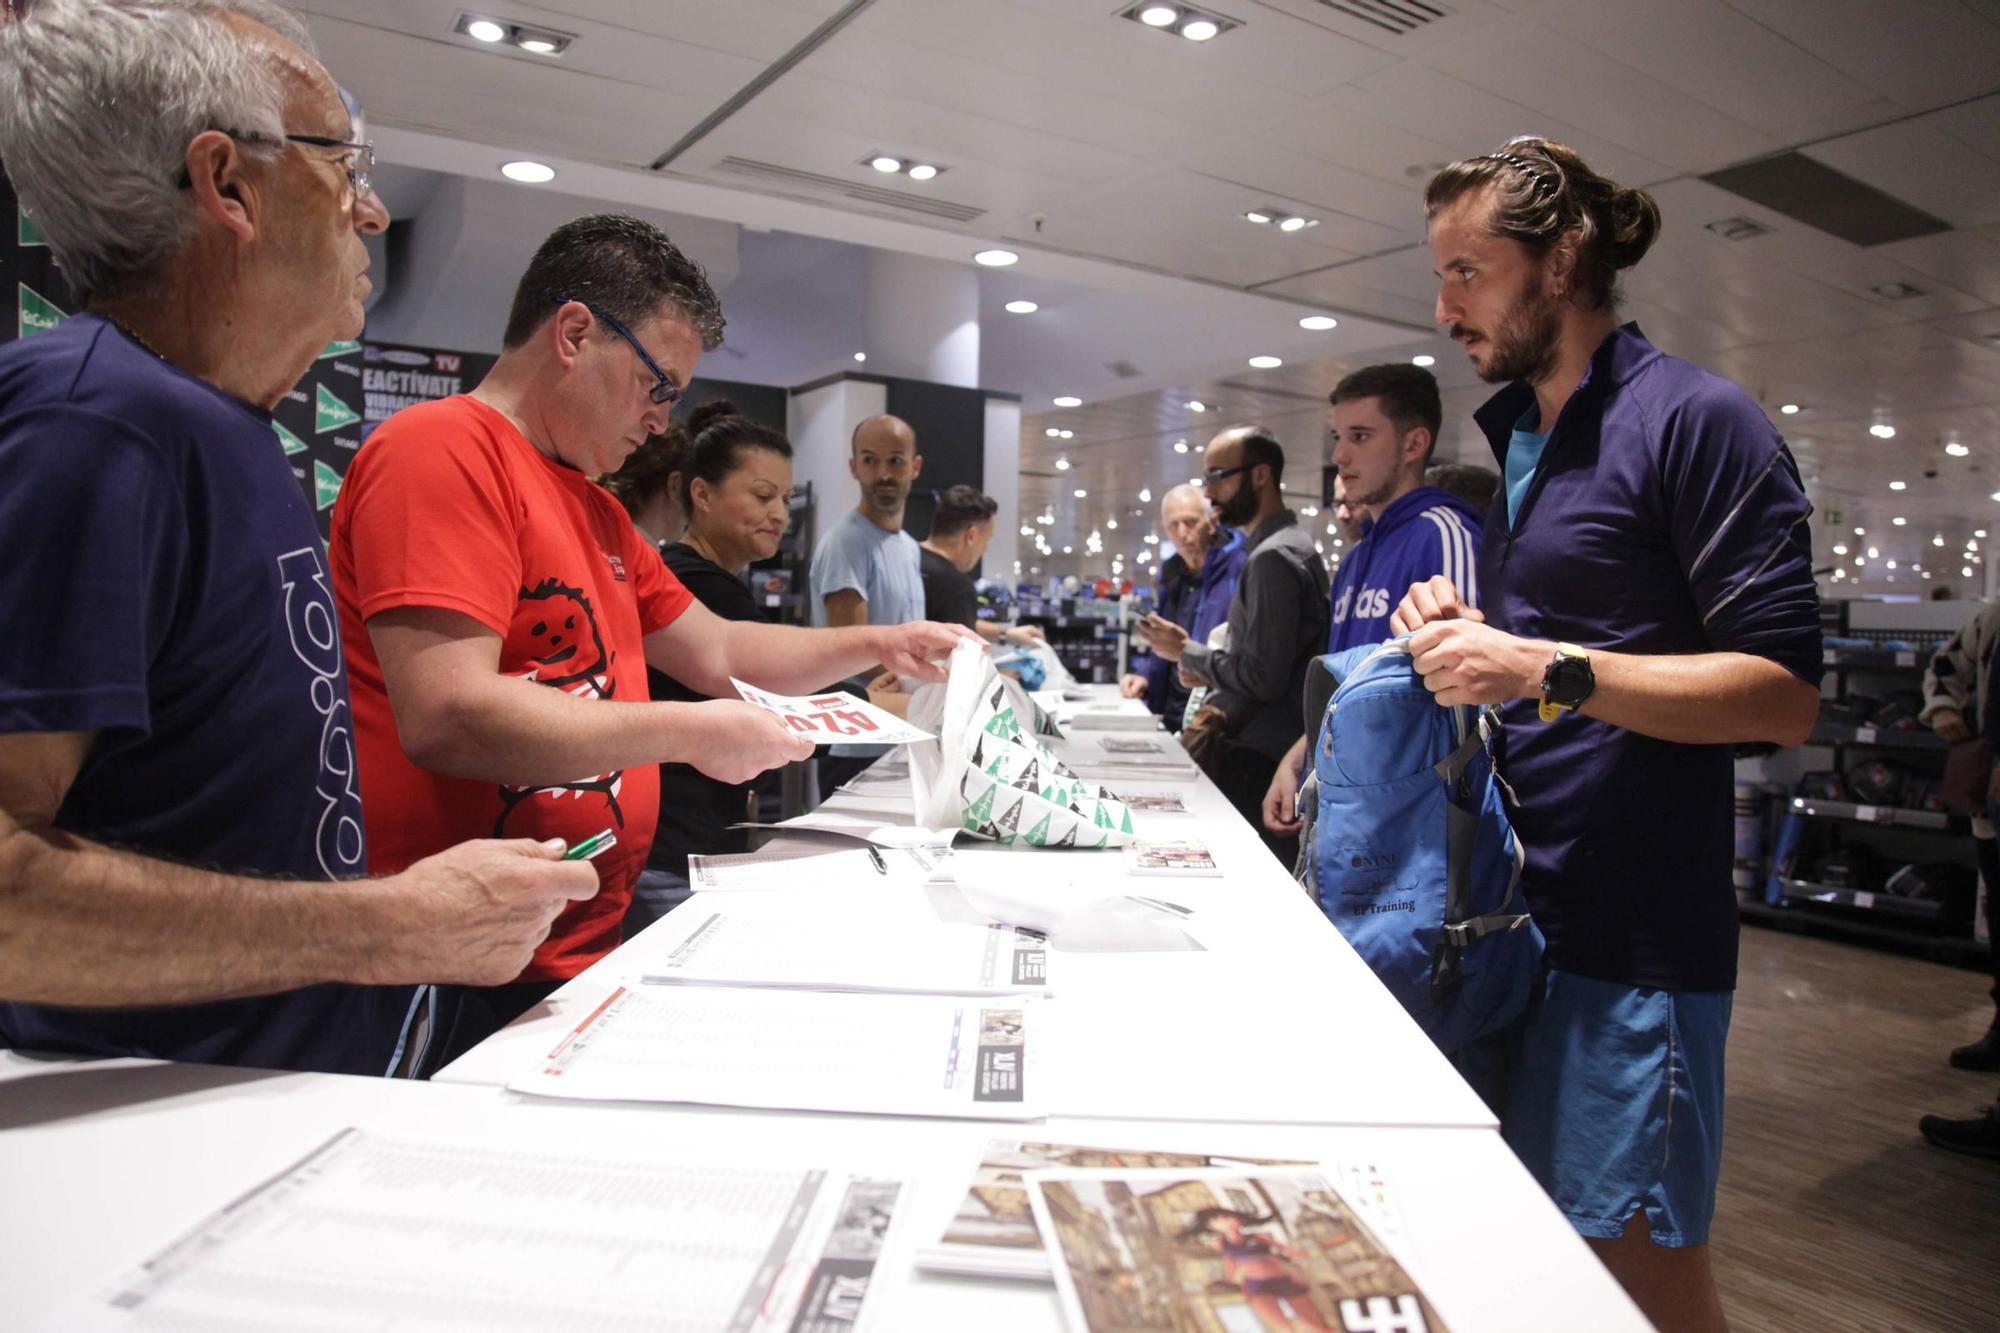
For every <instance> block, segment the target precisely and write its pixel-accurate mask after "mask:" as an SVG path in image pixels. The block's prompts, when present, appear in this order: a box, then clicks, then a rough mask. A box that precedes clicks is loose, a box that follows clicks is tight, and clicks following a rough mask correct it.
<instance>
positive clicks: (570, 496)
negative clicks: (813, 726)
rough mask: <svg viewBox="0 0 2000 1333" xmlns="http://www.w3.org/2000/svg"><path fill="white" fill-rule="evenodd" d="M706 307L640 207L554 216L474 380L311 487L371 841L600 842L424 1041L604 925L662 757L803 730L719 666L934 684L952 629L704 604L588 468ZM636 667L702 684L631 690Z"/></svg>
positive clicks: (509, 993)
mask: <svg viewBox="0 0 2000 1333" xmlns="http://www.w3.org/2000/svg"><path fill="white" fill-rule="evenodd" d="M722 326H723V317H722V306H721V303H720V302H719V301H718V300H717V299H716V295H715V292H714V290H713V289H712V288H711V287H710V286H709V284H708V279H707V278H706V277H705V276H704V275H703V274H702V271H701V269H700V268H699V267H697V266H696V265H695V264H694V263H693V262H692V261H691V260H689V259H688V257H687V256H686V255H684V254H683V253H681V251H680V250H679V248H678V247H676V246H675V245H674V243H673V242H672V241H671V240H669V239H668V237H667V235H666V233H665V232H663V231H661V230H660V229H659V228H658V227H655V226H653V225H652V224H651V223H648V222H644V221H641V220H640V219H638V218H633V217H626V216H623V215H619V214H598V215H595V216H591V217H582V218H577V219H574V220H573V221H570V222H566V223H564V224H563V225H562V226H560V227H558V228H556V229H555V231H554V232H552V233H550V235H549V236H548V238H547V239H546V240H544V241H543V242H542V244H541V246H540V248H539V249H537V250H536V251H535V254H534V257H533V258H532V259H531V260H529V262H528V268H527V271H526V272H525V273H524V274H522V276H521V281H520V283H519V285H518V286H517V287H516V289H515V293H514V302H513V306H512V308H511V310H510V311H509V314H508V318H507V328H506V332H505V334H504V335H503V337H502V339H501V353H500V359H499V360H498V361H496V362H495V363H494V365H493V369H492V370H491V371H490V372H488V374H487V376H486V378H485V379H484V380H482V381H480V383H479V386H478V387H477V388H475V389H474V390H473V391H472V392H471V393H469V394H460V395H457V396H455V397H452V398H446V399H442V400H440V401H438V402H434V403H420V404H418V405H417V406H415V407H409V408H405V409H404V410H403V411H401V412H398V413H397V414H396V415H395V416H393V417H391V418H389V420H387V421H385V422H383V423H382V425H381V427H380V428H379V429H377V430H376V432H375V433H374V434H373V435H372V436H371V437H370V438H369V441H368V443H367V444H365V445H363V446H362V448H361V452H360V453H359V454H358V455H356V457H355V460H354V464H353V466H352V467H351V468H350V469H349V470H348V473H347V480H346V482H345V484H344V485H343V486H342V487H341V492H340V498H339V500H338V501H337V502H336V503H335V505H334V511H333V539H332V542H331V543H330V545H329V548H328V551H329V556H330V558H331V561H332V565H333V581H334V590H335V594H336V596H337V598H338V601H339V605H340V619H341V635H342V638H343V639H344V640H345V642H346V648H347V661H348V671H349V674H350V676H351V677H352V679H353V687H354V718H355V725H356V733H357V736H358V739H359V743H360V746H359V748H360V760H361V777H362V790H363V793H364V795H365V803H364V812H365V814H366V817H367V824H368V838H369V843H370V845H371V847H372V849H373V853H374V855H375V857H376V858H377V860H378V862H379V863H381V864H383V865H386V866H399V865H401V864H404V863H406V862H408V861H411V860H414V859H415V858H417V857H420V856H423V855H426V854H427V853H428V852H430V851H431V850H434V849H435V848H436V847H437V846H440V845H443V844H446V843H449V842H451V841H454V840H456V839H458V838H462V837H467V836H470V835H472V834H474V833H490V834H494V835H500V834H506V835H520V834H527V835H529V836H532V837H536V838H561V839H563V840H564V841H566V842H567V843H569V844H570V845H571V846H572V847H573V846H575V845H576V844H578V843H581V842H583V841H585V840H586V839H590V838H594V837H596V836H597V835H598V834H600V833H604V832H609V833H611V834H613V835H614V836H615V837H616V839H617V842H616V844H615V845H614V846H612V847H610V848H609V849H608V850H606V851H604V852H603V854H602V855H599V856H598V857H597V859H596V861H595V865H596V866H597V870H598V875H599V877H600V878H601V880H602V882H603V889H602V891H601V892H600V893H599V894H598V895H597V897H596V898H595V899H593V900H591V901H590V902H588V903H582V904H578V905H577V906H576V907H574V908H572V909H571V910H569V911H567V912H565V913H564V914H563V916H562V917H560V918H559V919H558V920H557V921H556V923H555V925H554V927H553V928H552V929H551V931H550V932H549V937H548V939H547V940H546V941H544V942H543V944H542V947H541V948H539V949H537V950H536V951H535V956H534V958H533V959H532V960H531V961H530V962H529V964H528V966H527V968H526V969H525V970H524V971H523V972H522V973H521V975H520V976H519V977H518V978H517V979H516V980H515V981H513V982H512V983H509V984H507V985H502V986H497V987H481V988H472V987H461V988H459V989H457V990H456V991H454V992H452V993H451V994H449V995H448V996H446V997H445V999H446V1001H447V1004H446V1005H445V1006H443V1007H442V1008H441V1012H440V1013H439V1014H438V1015H437V1019H436V1023H437V1027H438V1030H439V1031H441V1032H444V1033H445V1034H446V1038H445V1040H444V1042H443V1050H442V1052H441V1054H440V1058H441V1059H447V1060H448V1059H450V1058H451V1057H452V1056H454V1055H456V1054H458V1053H460V1052H462V1051H464V1050H465V1049H466V1048H467V1047H469V1046H470V1045H472V1044H473V1043H475V1042H477V1041H480V1040H482V1039H483V1038H484V1037H486V1036H487V1035H489V1034H490V1033H491V1032H493V1031H494V1030H496V1029H497V1028H499V1027H501V1026H503V1025H504V1024H506V1023H507V1022H509V1021H511V1020H512V1019H513V1018H514V1017H516V1016H517V1015H518V1014H521V1013H523V1012H525V1011H526V1010H527V1009H528V1008H529V1007H531V1006H532V1005H534V1004H535V1003H537V1002H538V1001H539V1000H540V999H541V998H542V997H543V996H545V995H546V994H548V992H550V991H551V990H553V989H555V987H556V986H558V985H560V984H561V983H562V982H563V981H565V980H567V979H568V978H570V977H572V976H575V975H576V974H577V973H578V972H581V971H582V970H583V969H584V968H586V967H588V966H589V965H590V964H591V963H593V962H595V961H596V960H597V959H599V958H601V957H603V956H604V955H605V954H607V953H609V952H610V951H611V949H612V948H613V947H614V946H616V945H617V943H618V942H619V938H620V931H621V925H622V923H623V920H624V917H625V915H626V908H627V905H628V903H629V901H630V899H631V896H632V887H633V884H634V882H635V881H636V880H637V878H638V876H639V872H640V870H641V869H642V868H643V867H644V866H645V864H646V857H647V852H648V850H649V849H650V847H651V846H652V842H653V834H654V829H655V827H656V823H657V819H658V815H659V804H660V786H659V768H658V766H659V765H660V764H661V763H665V762H679V763H685V764H690V765H692V766H693V767H694V768H696V769H698V770H700V771H701V772H702V773H704V774H706V775H707V776H708V777H710V778H714V779H716V780H717V781H719V782H722V783H741V782H745V781H747V780H749V779H750V778H753V777H755V776H756V775H757V774H759V773H762V772H764V771H765V770H767V769H770V768H775V767H776V766H778V765H779V764H782V763H785V762H787V761H789V760H794V759H802V758H804V757H805V756H807V755H809V754H811V753H812V748H813V747H812V743H811V742H810V741H809V740H805V739H803V738H800V737H799V736H797V735H795V734H794V733H793V732H792V731H791V729H790V728H788V727H787V726H786V725H785V724H784V723H783V722H782V721H780V720H779V719H778V718H777V717H776V716H775V715H773V714H771V713H768V712H766V711H765V710H763V709H762V708H759V707H757V706H756V705H754V704H749V703H745V702H743V701H742V700H740V699H738V698H736V697H735V695H736V691H735V689H734V687H733V686H732V685H731V684H730V677H732V676H734V677H738V678H740V679H744V680H748V681H750V682H752V683H753V684H756V685H759V686H762V687H764V688H766V689H769V690H771V691H773V692H774V693H780V694H800V693H806V692H809V691H813V690H817V689H819V688H821V687H823V686H825V685H826V684H828V683H829V682H830V681H832V680H834V679H837V678H839V677H841V676H844V675H848V674H851V673H853V672H855V671H858V670H860V669H862V668H863V667H865V666H868V665H871V664H873V663H877V662H882V663H887V664H888V665H889V666H890V667H891V668H892V669H895V670H897V671H900V672H903V673H905V674H908V675H911V676H915V677H917V678H918V679H921V680H935V679H940V678H941V677H942V674H943V673H942V672H941V671H940V669H939V667H938V666H937V663H938V662H939V661H940V660H941V659H943V658H944V657H946V656H947V655H948V654H949V653H950V651H951V649H952V647H953V645H954V644H955V643H957V642H958V640H959V639H960V638H962V637H963V636H964V632H963V631H961V630H958V629H955V628H950V627H946V626H942V625H932V624H929V623H926V622H921V621H919V622H916V623H912V624H907V625H861V626H854V627H851V628H846V629H816V630H808V629H800V628H797V627H792V626H784V625H772V624H766V623H761V622H759V621H754V620H732V619H726V618H724V617H721V616H718V615H716V614H715V613H714V612H712V611H710V610H709V609H708V608H707V607H706V606H704V605H702V604H701V603H700V602H699V601H697V600H696V599H695V598H694V597H693V596H692V595H691V594H690V593H689V591H688V589H687V588H686V587H685V586H684V585H683V584H682V583H681V582H680V580H679V579H677V578H676V577H675V576H674V575H673V574H672V573H671V572H670V571H669V570H668V569H667V568H666V566H665V565H663V564H662V563H661V558H660V553H659V552H658V551H657V550H655V549H654V547H653V545H652V543H650V542H649V541H647V540H646V539H645V538H644V536H643V535H642V534H641V533H640V532H639V531H638V530H637V529H636V528H634V527H633V525H632V521H631V519H630V518H629V517H628V516H627V514H626V513H625V511H624V509H623V508H622V507H621V506H620V505H619V502H618V501H617V500H616V499H614V498H613V497H612V495H611V494H610V492H608V491H606V490H605V489H604V488H603V487H602V486H600V485H598V484H597V483H596V482H595V481H594V480H592V478H594V477H598V476H601V475H603V474H605V473H610V472H616V471H617V470H618V468H619V467H620V466H621V465H622V464H623V463H624V462H625V461H626V459H627V458H628V457H629V456H630V455H631V454H632V453H633V451H634V450H636V449H637V448H638V447H639V446H640V444H641V443H642V442H643V441H644V440H645V439H646V438H647V437H648V436H649V435H657V434H659V433H660V432H662V431H663V430H664V429H665V428H666V426H667V421H668V413H669V411H670V410H671V408H672V407H673V404H674V403H675V402H676V401H677V400H678V399H679V398H680V396H681V393H682V391H683V390H684V389H685V388H686V386H687V385H688V383H689V382H690V379H691V377H692V376H693V374H694V367H695V363H696V361H697V360H698V359H699V358H700V356H701V354H702V352H704V351H706V350H709V349H712V348H714V347H716V346H718V345H720V343H721V342H722ZM703 457H704V453H703V448H702V443H701V439H700V438H696V439H695V440H694V441H693V442H692V445H691V461H690V462H689V463H687V464H684V465H683V467H682V495H681V499H682V503H683V506H687V505H689V504H692V503H697V502H699V501H700V500H701V499H702V497H703V495H704V494H705V492H704V490H703V487H702V486H699V485H696V482H697V481H699V480H700V478H699V476H698V475H691V473H692V474H698V473H699V470H700V465H701V459H702V458H703ZM704 484H706V483H704ZM766 498H770V499H772V503H773V510H774V512H775V510H776V508H777V506H776V501H775V499H774V498H773V497H766ZM648 666H652V667H656V668H658V669H659V670H660V671H662V672H664V673H665V674H666V675H668V676H671V677H672V678H673V679H674V680H676V681H679V682H680V683H681V684H682V685H684V686H687V687H688V689H689V690H690V691H691V692H692V693H693V694H694V695H697V696H705V697H701V698H698V699H694V700H688V699H679V700H668V701H663V702H653V701H651V700H649V699H648V697H647V686H646V668H647V667H648Z"/></svg>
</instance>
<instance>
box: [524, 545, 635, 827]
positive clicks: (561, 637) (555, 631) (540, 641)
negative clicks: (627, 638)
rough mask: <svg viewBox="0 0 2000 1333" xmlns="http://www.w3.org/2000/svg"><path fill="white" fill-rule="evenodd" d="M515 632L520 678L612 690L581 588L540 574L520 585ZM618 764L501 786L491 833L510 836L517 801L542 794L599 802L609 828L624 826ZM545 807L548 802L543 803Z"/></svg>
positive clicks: (572, 691) (583, 692)
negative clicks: (522, 655) (520, 638)
mask: <svg viewBox="0 0 2000 1333" xmlns="http://www.w3.org/2000/svg"><path fill="white" fill-rule="evenodd" d="M514 624H515V627H516V632H517V633H525V634H526V635H527V636H528V641H527V643H526V644H524V645H523V648H524V650H525V652H526V653H527V656H528V660H529V663H530V665H529V666H528V668H527V670H525V671H523V672H521V673H519V674H520V676H521V678H522V679H524V680H531V681H533V682H535V683H536V684H537V685H547V686H549V687H550V688H552V689H558V690H561V691H562V692H563V693H565V694H569V695H574V696H575V697H577V698H579V699H609V698H611V697H612V696H613V695H615V694H616V693H617V688H618V687H617V684H616V682H614V681H613V680H612V679H611V675H610V671H611V660H610V655H609V654H608V653H606V651H605V648H604V635H603V633H602V632H601V631H600V630H599V629H598V626H597V615H596V613H595V612H594V611H593V610H592V608H591V605H590V598H589V597H588V596H587V595H586V594H585V593H584V591H583V589H581V588H576V587H572V586H570V585H569V584H566V583H564V582H562V581H561V580H560V579H553V578H548V579H543V580H542V581H541V582H540V583H538V584H536V585H535V586H534V587H533V588H523V589H521V600H520V604H519V606H518V607H516V609H515V612H514ZM624 779H625V773H624V770H623V769H615V770H613V771H612V772H609V773H599V774H596V775H594V776H591V777H587V778H579V779H577V780H576V781H574V782H561V783H550V784H547V785H543V786H538V787H510V786H506V785H505V784H503V785H502V786H501V788H500V817H499V818H498V819H496V820H494V822H493V836H494V837H496V838H504V837H507V836H510V830H509V829H508V824H509V822H510V821H511V820H512V819H513V816H514V813H515V812H516V811H517V810H519V809H520V808H521V807H522V806H524V805H528V804H530V803H532V802H534V800H535V798H537V797H541V798H544V799H546V800H547V801H551V802H556V801H601V802H602V803H603V806H604V810H605V813H606V814H607V815H609V816H610V818H611V822H612V826H613V827H614V828H621V829H622V828H624V827H625V812H624V810H623V809H622V808H620V806H619V804H618V793H619V790H620V789H621V788H622V787H623V785H624ZM545 808H547V807H545Z"/></svg>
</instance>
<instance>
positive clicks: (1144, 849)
mask: <svg viewBox="0 0 2000 1333" xmlns="http://www.w3.org/2000/svg"><path fill="white" fill-rule="evenodd" d="M1125 868H1126V869H1127V870H1128V871H1130V872H1131V873H1132V874H1134V875H1171V876H1180V877H1182V878H1202V879H1216V878H1220V876H1221V875H1222V870H1221V868H1220V867H1218V866H1217V865H1216V864H1215V857H1214V856H1213V855H1211V854H1210V852H1209V850H1208V847H1207V845H1206V844H1205V843H1199V842H1148V841H1147V840H1145V839H1143V838H1142V839H1140V840H1139V841H1138V842H1135V843H1133V844H1132V845H1131V846H1129V847H1127V848H1126V849H1125Z"/></svg>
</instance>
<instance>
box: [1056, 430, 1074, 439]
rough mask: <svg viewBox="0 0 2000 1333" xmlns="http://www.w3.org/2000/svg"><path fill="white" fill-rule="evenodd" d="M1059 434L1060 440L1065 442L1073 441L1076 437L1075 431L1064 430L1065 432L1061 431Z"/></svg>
mask: <svg viewBox="0 0 2000 1333" xmlns="http://www.w3.org/2000/svg"><path fill="white" fill-rule="evenodd" d="M1059 433H1060V434H1061V436H1062V438H1063V439H1065V440H1069V439H1074V438H1075V437H1076V432H1075V431H1073V430H1066V431H1062V432H1059Z"/></svg>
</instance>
